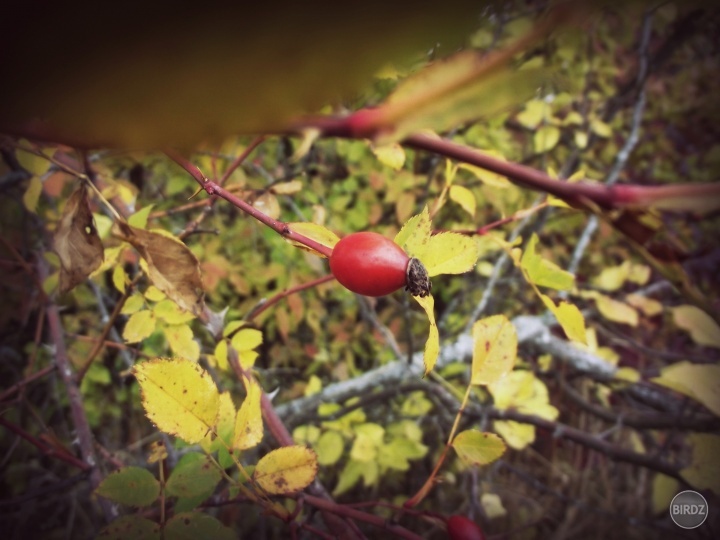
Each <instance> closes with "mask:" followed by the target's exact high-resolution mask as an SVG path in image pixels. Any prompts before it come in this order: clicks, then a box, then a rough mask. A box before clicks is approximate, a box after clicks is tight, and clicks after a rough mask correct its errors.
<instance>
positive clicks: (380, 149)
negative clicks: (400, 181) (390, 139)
mask: <svg viewBox="0 0 720 540" xmlns="http://www.w3.org/2000/svg"><path fill="white" fill-rule="evenodd" d="M372 153H373V154H375V157H377V158H378V161H380V163H382V164H383V165H385V166H387V167H390V168H391V169H392V170H394V171H399V170H400V169H402V167H403V165H404V164H405V150H403V147H402V146H400V145H399V144H398V143H390V144H385V145H382V146H375V145H373V147H372Z"/></svg>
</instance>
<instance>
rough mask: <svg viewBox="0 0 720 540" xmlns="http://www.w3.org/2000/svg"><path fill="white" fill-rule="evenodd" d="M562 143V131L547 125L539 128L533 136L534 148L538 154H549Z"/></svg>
mask: <svg viewBox="0 0 720 540" xmlns="http://www.w3.org/2000/svg"><path fill="white" fill-rule="evenodd" d="M559 141H560V129H559V128H558V127H557V126H553V125H545V126H542V127H540V128H538V129H537V130H536V131H535V134H534V135H533V148H534V149H535V153H536V154H544V153H545V152H549V151H550V150H552V149H553V148H555V146H557V143H558V142H559Z"/></svg>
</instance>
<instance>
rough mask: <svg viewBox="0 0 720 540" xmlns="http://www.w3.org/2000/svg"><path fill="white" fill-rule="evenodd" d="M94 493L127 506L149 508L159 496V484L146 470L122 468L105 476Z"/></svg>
mask: <svg viewBox="0 0 720 540" xmlns="http://www.w3.org/2000/svg"><path fill="white" fill-rule="evenodd" d="M95 493H96V494H97V495H101V496H103V497H105V498H106V499H110V500H111V501H114V502H117V503H120V504H126V505H128V506H138V507H142V506H149V505H151V504H152V503H153V502H155V500H156V499H157V498H158V496H159V495H160V482H158V481H157V479H156V478H155V477H154V476H153V475H152V474H151V473H150V472H149V471H147V470H146V469H143V468H140V467H133V466H131V467H123V468H122V469H118V470H116V471H113V472H112V473H110V474H109V475H108V476H106V477H105V479H104V480H103V481H102V482H100V485H99V486H98V487H97V489H96V490H95Z"/></svg>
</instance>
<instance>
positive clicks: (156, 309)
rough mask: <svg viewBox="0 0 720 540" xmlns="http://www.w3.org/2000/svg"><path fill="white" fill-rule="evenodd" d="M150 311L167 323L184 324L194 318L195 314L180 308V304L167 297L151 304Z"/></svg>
mask: <svg viewBox="0 0 720 540" xmlns="http://www.w3.org/2000/svg"><path fill="white" fill-rule="evenodd" d="M152 311H153V313H154V314H155V316H156V317H157V318H158V319H162V320H163V321H165V322H166V323H167V324H184V323H188V322H190V321H192V320H193V319H194V318H195V315H193V314H192V313H190V312H189V311H184V310H182V309H180V306H178V305H177V304H176V303H175V302H174V301H172V300H170V299H169V298H165V299H164V300H160V302H158V303H157V304H155V306H153V308H152Z"/></svg>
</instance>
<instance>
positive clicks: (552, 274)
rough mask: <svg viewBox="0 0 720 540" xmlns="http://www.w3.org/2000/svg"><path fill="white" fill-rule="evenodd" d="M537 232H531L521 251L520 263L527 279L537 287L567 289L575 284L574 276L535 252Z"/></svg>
mask: <svg viewBox="0 0 720 540" xmlns="http://www.w3.org/2000/svg"><path fill="white" fill-rule="evenodd" d="M538 241H539V240H538V236H537V234H535V233H533V235H532V236H531V237H530V240H528V243H527V246H525V251H524V252H523V255H522V259H521V260H520V265H521V267H522V269H523V270H524V271H525V274H526V275H527V277H528V279H529V280H530V281H531V282H532V283H534V284H535V285H537V286H538V287H550V288H552V289H557V290H560V291H563V290H568V289H571V288H572V287H573V285H574V284H575V276H573V275H572V274H571V273H570V272H567V271H565V270H563V269H561V268H560V267H559V266H558V265H556V264H555V263H553V262H550V261H548V260H546V259H543V258H542V257H541V256H540V254H538V253H537V243H538Z"/></svg>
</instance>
